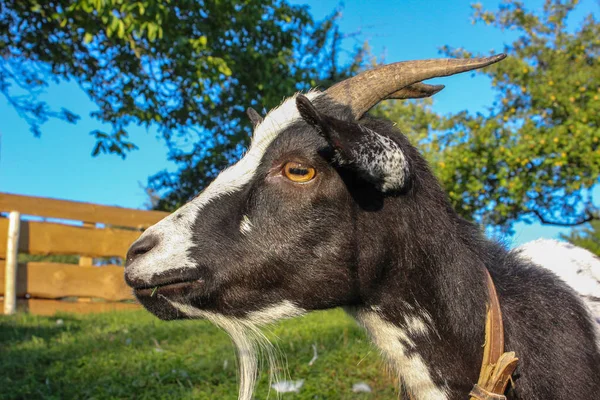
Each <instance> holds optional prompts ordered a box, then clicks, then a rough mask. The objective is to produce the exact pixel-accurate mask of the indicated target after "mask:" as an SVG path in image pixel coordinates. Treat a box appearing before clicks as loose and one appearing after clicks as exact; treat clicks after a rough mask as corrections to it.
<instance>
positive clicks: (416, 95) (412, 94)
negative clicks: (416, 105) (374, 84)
mask: <svg viewBox="0 0 600 400" xmlns="http://www.w3.org/2000/svg"><path fill="white" fill-rule="evenodd" d="M443 88H444V85H427V84H425V83H421V82H418V83H413V84H412V85H408V86H407V87H405V88H402V89H400V90H398V91H396V92H394V93H392V94H390V95H388V96H387V97H386V98H385V100H391V99H395V100H403V99H421V98H423V97H430V96H433V95H434V94H436V93H438V92H439V91H440V90H442V89H443Z"/></svg>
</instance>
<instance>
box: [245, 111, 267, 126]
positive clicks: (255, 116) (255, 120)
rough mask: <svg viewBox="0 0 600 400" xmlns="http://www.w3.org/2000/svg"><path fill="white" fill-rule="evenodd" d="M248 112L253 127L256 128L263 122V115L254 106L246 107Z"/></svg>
mask: <svg viewBox="0 0 600 400" xmlns="http://www.w3.org/2000/svg"><path fill="white" fill-rule="evenodd" d="M246 114H247V115H248V118H250V121H251V122H252V127H253V128H256V127H257V126H258V125H260V123H261V122H263V117H261V116H260V114H259V113H258V111H256V110H255V109H254V108H252V107H248V108H247V109H246Z"/></svg>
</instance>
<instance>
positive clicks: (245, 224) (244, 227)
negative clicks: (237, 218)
mask: <svg viewBox="0 0 600 400" xmlns="http://www.w3.org/2000/svg"><path fill="white" fill-rule="evenodd" d="M240 232H242V233H243V234H246V233H250V232H252V222H251V221H250V218H248V216H247V215H244V216H243V217H242V222H240Z"/></svg>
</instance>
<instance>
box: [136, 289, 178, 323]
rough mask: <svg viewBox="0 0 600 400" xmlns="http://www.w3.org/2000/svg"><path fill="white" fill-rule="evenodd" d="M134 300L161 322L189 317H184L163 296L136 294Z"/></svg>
mask: <svg viewBox="0 0 600 400" xmlns="http://www.w3.org/2000/svg"><path fill="white" fill-rule="evenodd" d="M136 298H137V300H138V301H139V302H140V304H141V305H142V306H144V308H145V309H146V310H148V311H150V312H151V313H152V314H154V315H155V316H157V317H158V318H160V319H162V320H163V321H171V320H174V319H186V318H189V316H187V315H184V314H183V313H182V312H181V311H180V310H178V309H177V308H176V307H175V306H173V304H172V303H171V302H170V301H169V300H168V299H167V298H166V297H165V296H162V295H161V296H140V295H138V294H136Z"/></svg>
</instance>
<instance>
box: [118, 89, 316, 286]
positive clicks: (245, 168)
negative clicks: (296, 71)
mask: <svg viewBox="0 0 600 400" xmlns="http://www.w3.org/2000/svg"><path fill="white" fill-rule="evenodd" d="M320 94H321V93H320V92H318V91H310V92H308V93H307V94H306V97H308V98H309V99H311V100H312V99H314V98H316V97H318V96H319V95H320ZM300 119H301V117H300V114H299V113H298V109H297V108H296V95H294V96H292V97H290V98H288V99H287V100H285V101H284V102H283V103H282V104H281V105H280V106H279V107H277V108H275V109H273V110H272V111H271V112H269V113H268V114H267V116H266V117H265V119H264V121H263V122H261V123H260V125H258V126H257V127H256V129H255V130H254V135H253V137H252V144H251V145H250V149H249V150H248V152H247V153H246V154H245V155H244V157H242V158H241V159H240V160H239V161H238V162H237V163H236V164H234V165H232V166H231V167H229V168H227V169H225V170H224V171H222V172H221V173H220V174H219V176H217V178H216V179H215V180H214V181H213V182H212V183H211V184H210V185H209V186H208V187H207V188H206V189H205V190H204V191H203V192H202V193H201V194H200V195H199V196H198V197H196V198H195V199H194V200H192V201H190V202H189V203H187V204H186V205H185V206H183V207H181V208H180V209H178V210H177V211H176V212H174V213H173V214H171V215H169V216H168V217H166V218H164V219H162V220H161V221H159V222H158V223H156V224H155V225H153V226H151V227H150V228H148V229H147V230H146V231H145V232H144V233H143V235H142V237H144V236H147V235H155V236H157V237H158V239H159V244H158V245H157V247H155V248H154V249H152V251H150V252H148V253H147V254H145V255H144V256H142V257H140V258H139V259H138V260H137V261H136V262H135V263H134V264H132V265H130V266H129V267H128V269H129V272H128V274H129V275H131V276H132V277H135V278H137V279H141V280H143V281H146V282H150V281H151V279H152V277H153V276H155V275H157V274H159V273H162V272H165V271H169V270H177V269H190V268H194V266H195V265H194V263H193V261H192V260H191V259H190V258H189V257H188V254H187V252H188V250H189V249H190V248H191V247H192V246H193V245H194V244H193V240H192V239H193V225H194V221H195V220H196V216H197V215H198V213H199V212H200V210H202V208H204V206H205V205H206V204H208V203H210V202H211V201H213V200H215V199H216V198H218V197H220V196H223V195H226V194H230V193H234V192H236V191H238V190H240V189H241V188H242V187H243V186H244V185H246V184H247V183H248V182H250V181H251V180H252V178H253V177H254V174H255V172H256V169H257V167H258V166H259V164H260V161H261V160H262V158H263V155H264V152H265V150H266V149H267V147H269V145H270V144H271V143H272V142H273V140H275V138H277V136H278V135H279V134H280V133H281V132H282V131H283V130H284V129H285V128H287V127H288V126H289V125H291V124H293V123H294V122H296V121H299V120H300Z"/></svg>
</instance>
